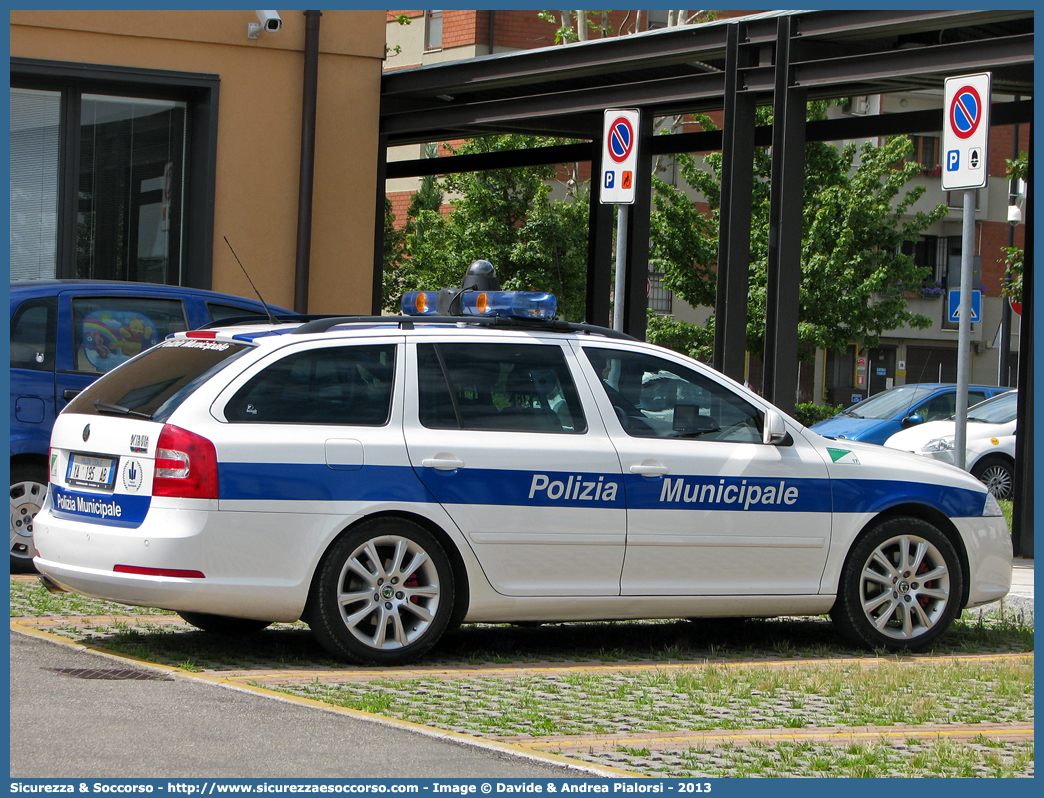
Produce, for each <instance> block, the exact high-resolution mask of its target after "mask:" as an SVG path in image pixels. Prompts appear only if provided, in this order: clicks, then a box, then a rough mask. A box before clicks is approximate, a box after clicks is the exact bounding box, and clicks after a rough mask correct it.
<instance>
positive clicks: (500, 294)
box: [402, 291, 558, 319]
mask: <svg viewBox="0 0 1044 798" xmlns="http://www.w3.org/2000/svg"><path fill="white" fill-rule="evenodd" d="M437 297H438V293H437V292H436V291H410V292H408V293H406V294H403V296H402V312H403V313H405V314H406V315H407V316H434V315H437V313H438V311H437V308H436V300H437ZM557 310H558V299H557V298H556V297H555V295H554V294H545V293H541V292H538V291H465V292H463V293H461V294H460V313H461V315H463V316H486V317H489V316H501V317H510V318H516V319H553V318H554V317H555V313H556V312H557Z"/></svg>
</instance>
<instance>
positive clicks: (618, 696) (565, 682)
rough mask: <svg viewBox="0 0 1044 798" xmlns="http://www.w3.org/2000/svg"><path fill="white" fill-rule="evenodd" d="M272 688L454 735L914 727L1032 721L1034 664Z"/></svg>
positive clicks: (714, 668) (701, 669) (721, 668)
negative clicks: (432, 726) (926, 724)
mask: <svg viewBox="0 0 1044 798" xmlns="http://www.w3.org/2000/svg"><path fill="white" fill-rule="evenodd" d="M551 687H553V688H554V689H553V690H552V689H550V688H551ZM279 689H281V690H283V691H285V692H288V693H292V694H294V695H299V696H304V697H306V698H312V699H317V700H320V701H324V702H326V703H330V704H334V705H337V706H343V707H347V708H350V709H359V710H364V711H367V712H379V713H380V714H383V715H388V716H390V717H395V718H399V719H402V720H408V721H413V722H424V723H428V724H431V725H435V726H438V727H440V728H446V729H450V730H453V731H459V732H464V733H470V734H480V735H481V734H498V735H506V736H520V735H534V736H542V735H546V734H564V735H595V734H608V733H612V732H617V731H626V732H630V733H633V734H644V733H651V732H665V731H671V730H677V729H685V730H713V729H773V728H789V729H804V728H821V727H824V726H859V727H862V726H895V725H903V726H910V727H912V726H917V725H921V724H925V723H932V724H965V723H981V722H991V723H1018V722H1031V721H1032V720H1033V717H1034V716H1033V661H1032V660H1031V659H1030V660H1000V661H997V660H992V661H990V660H988V661H980V660H948V661H944V662H936V661H932V662H925V663H921V664H918V665H917V666H912V665H910V664H909V663H902V662H895V661H887V660H885V661H877V662H876V663H875V664H873V665H872V666H869V667H866V666H863V665H862V664H858V663H836V664H825V665H820V664H800V665H799V664H794V665H790V666H787V667H768V666H751V667H740V668H735V667H728V666H727V665H704V666H697V667H693V668H692V669H686V670H684V671H677V670H670V671H656V670H653V671H634V672H617V673H612V672H609V673H607V672H602V671H598V672H585V673H568V674H563V675H559V674H534V675H526V676H519V677H514V678H505V677H501V678H497V677H481V676H475V677H468V678H459V679H449V680H443V679H438V678H434V677H432V678H423V679H409V680H376V681H368V682H365V683H358V682H349V683H322V681H321V680H320V681H312V682H309V683H307V684H300V685H286V686H282V687H280V688H279ZM378 699H379V708H375V707H376V706H378V705H377V704H375V701H377V700H378ZM422 719H423V720H422ZM534 725H537V726H538V727H539V731H534Z"/></svg>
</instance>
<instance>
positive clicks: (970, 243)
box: [953, 188, 975, 468]
mask: <svg viewBox="0 0 1044 798" xmlns="http://www.w3.org/2000/svg"><path fill="white" fill-rule="evenodd" d="M974 249H975V189H973V188H968V189H965V190H964V226H963V228H962V230H961V302H960V307H959V308H958V311H957V312H958V320H957V407H956V411H957V412H956V413H955V414H954V418H955V421H956V422H957V428H956V430H955V431H954V436H953V461H954V464H955V465H956V466H957V467H958V468H964V464H965V462H966V460H967V454H968V451H967V447H968V443H967V442H968V385H969V383H970V382H971V351H970V350H971V311H972V296H971V294H972V285H971V283H972V261H973V256H974Z"/></svg>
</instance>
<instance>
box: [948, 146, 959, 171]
mask: <svg viewBox="0 0 1044 798" xmlns="http://www.w3.org/2000/svg"><path fill="white" fill-rule="evenodd" d="M960 168H961V153H960V151H959V150H950V151H949V152H948V153H946V171H947V172H956V171H957V170H958V169H960Z"/></svg>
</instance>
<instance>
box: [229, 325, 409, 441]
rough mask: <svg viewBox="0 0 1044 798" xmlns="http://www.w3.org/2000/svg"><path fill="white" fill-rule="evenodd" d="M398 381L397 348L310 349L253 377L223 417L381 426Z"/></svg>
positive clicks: (282, 421)
mask: <svg viewBox="0 0 1044 798" xmlns="http://www.w3.org/2000/svg"><path fill="white" fill-rule="evenodd" d="M394 380H395V345H394V344H380V345H373V346H340V347H325V348H322V349H310V350H308V351H305V352H297V353H295V354H292V355H288V356H286V357H284V358H282V359H281V360H279V361H277V362H276V363H273V364H272V365H271V366H268V367H267V368H265V369H264V370H262V371H261V372H260V373H258V374H257V375H255V376H254V377H253V378H251V379H250V381H249V382H247V383H246V385H244V386H243V387H242V388H240V389H239V390H238V391H236V394H235V395H234V396H233V397H232V398H231V399H230V400H229V402H228V404H226V405H225V418H226V419H228V420H229V421H231V422H239V423H244V422H245V423H251V424H333V425H348V426H364V427H380V426H383V425H384V424H386V423H388V418H389V416H390V414H391V402H392V386H393V384H394Z"/></svg>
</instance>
